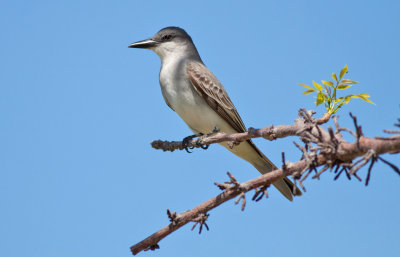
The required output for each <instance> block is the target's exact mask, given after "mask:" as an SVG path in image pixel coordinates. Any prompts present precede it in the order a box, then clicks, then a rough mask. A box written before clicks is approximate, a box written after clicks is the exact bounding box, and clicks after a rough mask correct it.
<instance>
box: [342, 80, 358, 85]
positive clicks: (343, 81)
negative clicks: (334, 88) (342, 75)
mask: <svg viewBox="0 0 400 257" xmlns="http://www.w3.org/2000/svg"><path fill="white" fill-rule="evenodd" d="M341 82H342V83H346V84H357V83H358V81H354V80H351V79H342V81H341Z"/></svg>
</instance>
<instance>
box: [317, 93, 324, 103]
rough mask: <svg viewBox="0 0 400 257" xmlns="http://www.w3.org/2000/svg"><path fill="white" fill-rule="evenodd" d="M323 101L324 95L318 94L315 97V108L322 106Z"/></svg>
mask: <svg viewBox="0 0 400 257" xmlns="http://www.w3.org/2000/svg"><path fill="white" fill-rule="evenodd" d="M323 101H324V95H323V94H322V93H318V95H317V103H316V104H317V106H318V105H320V104H322V102H323Z"/></svg>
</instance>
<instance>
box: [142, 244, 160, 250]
mask: <svg viewBox="0 0 400 257" xmlns="http://www.w3.org/2000/svg"><path fill="white" fill-rule="evenodd" d="M156 249H160V246H159V245H158V244H155V245H150V246H149V247H147V248H146V249H144V251H148V250H151V251H155V250H156Z"/></svg>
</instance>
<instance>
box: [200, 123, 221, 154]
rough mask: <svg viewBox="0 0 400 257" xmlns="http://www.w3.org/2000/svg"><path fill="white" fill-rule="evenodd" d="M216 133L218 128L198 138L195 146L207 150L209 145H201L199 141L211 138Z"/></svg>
mask: <svg viewBox="0 0 400 257" xmlns="http://www.w3.org/2000/svg"><path fill="white" fill-rule="evenodd" d="M218 132H219V128H217V127H215V128H214V129H213V131H211V133H208V134H205V135H201V136H199V138H198V139H197V140H196V145H198V146H200V147H201V148H202V149H204V150H206V149H208V147H209V146H210V145H206V144H202V143H201V141H202V140H203V139H204V138H207V137H209V136H213V135H215V134H217V133H218Z"/></svg>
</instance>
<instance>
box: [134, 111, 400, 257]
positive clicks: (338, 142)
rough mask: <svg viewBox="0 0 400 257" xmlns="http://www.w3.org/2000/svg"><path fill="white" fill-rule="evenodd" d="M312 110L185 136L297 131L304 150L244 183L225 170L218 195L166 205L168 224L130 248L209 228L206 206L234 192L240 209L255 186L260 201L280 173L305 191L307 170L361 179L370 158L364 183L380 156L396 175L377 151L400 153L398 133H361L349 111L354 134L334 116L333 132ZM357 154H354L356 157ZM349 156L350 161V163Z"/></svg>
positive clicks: (213, 139)
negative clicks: (177, 208) (193, 203)
mask: <svg viewBox="0 0 400 257" xmlns="http://www.w3.org/2000/svg"><path fill="white" fill-rule="evenodd" d="M313 114H314V113H313V112H312V111H306V110H303V109H302V110H300V111H299V118H298V119H297V120H296V121H295V122H294V124H292V125H282V126H268V127H265V128H264V129H249V131H248V132H245V133H237V134H224V133H216V134H215V133H214V134H213V135H211V136H207V137H204V138H201V142H199V141H198V140H197V142H196V140H194V141H193V140H191V141H189V142H188V143H187V145H186V147H197V146H198V145H209V144H212V143H220V142H223V141H227V142H231V143H232V145H234V144H236V143H238V142H242V141H244V140H248V139H250V138H253V137H263V138H265V139H267V140H274V139H276V138H281V137H287V136H298V137H300V138H301V140H302V141H303V142H304V143H305V145H304V146H301V145H299V144H297V143H295V144H296V146H297V147H298V148H299V149H300V151H301V152H302V155H303V156H302V160H300V161H298V162H296V163H289V162H286V160H285V156H284V154H283V153H282V162H283V165H282V168H281V169H276V170H274V171H271V172H269V173H266V174H264V175H262V176H259V177H257V178H254V179H252V180H249V181H247V182H244V183H239V182H238V181H237V180H236V178H235V177H234V176H233V175H232V174H230V173H229V172H228V176H229V181H227V182H224V183H221V184H220V183H215V184H216V185H217V186H218V187H219V188H220V189H221V190H223V192H222V193H220V194H219V195H217V196H215V197H213V198H211V199H209V200H208V201H206V202H204V203H202V204H200V205H199V206H197V207H195V208H193V209H191V210H188V211H186V212H183V213H180V214H177V213H175V212H174V213H171V212H170V211H169V210H167V214H168V217H169V219H170V221H171V223H170V224H168V225H167V226H166V227H164V228H162V229H160V230H159V231H157V232H155V233H154V234H152V235H151V236H149V237H147V238H146V239H144V240H143V241H141V242H139V243H137V244H135V245H134V246H132V247H131V251H132V253H133V254H134V255H135V254H137V253H139V252H140V251H142V250H155V249H158V248H159V246H158V242H159V241H160V240H162V239H163V238H165V237H166V236H168V235H169V234H171V233H172V232H174V231H175V230H177V229H179V228H180V227H182V226H184V225H185V224H187V223H189V222H195V224H194V226H193V228H192V229H194V228H195V227H196V225H197V224H200V229H199V232H201V231H202V227H203V226H204V227H206V229H207V230H208V229H209V227H208V225H207V224H206V223H205V222H206V220H207V219H208V217H209V215H208V214H207V213H208V212H209V211H210V210H212V209H214V208H216V207H217V206H219V205H221V204H222V203H224V202H226V201H229V200H231V199H233V198H235V197H237V199H236V201H235V203H236V204H238V203H239V202H240V201H242V204H241V209H242V210H244V208H245V205H246V198H245V193H246V192H248V191H250V190H254V191H255V193H254V196H253V197H252V200H255V201H259V200H260V199H262V198H263V196H264V195H265V196H266V197H268V192H267V188H268V187H269V186H270V185H271V184H272V183H274V182H275V181H277V180H279V179H282V178H284V177H285V176H289V175H292V176H293V178H294V179H295V187H297V184H299V186H300V187H301V188H302V189H303V190H304V191H305V187H304V185H303V182H304V180H305V179H306V178H307V177H309V175H310V174H311V173H312V172H315V175H314V176H313V178H317V179H318V178H319V177H320V176H321V174H322V173H324V172H326V171H328V170H330V171H331V172H332V171H333V173H334V174H336V175H335V177H334V179H335V180H336V179H337V178H339V176H340V175H341V174H343V173H345V174H346V176H347V178H348V179H351V177H352V176H354V177H355V178H357V179H358V180H361V178H360V177H359V176H358V175H357V172H358V171H359V170H360V168H361V167H363V166H365V165H366V164H368V162H370V165H369V168H368V173H367V176H366V181H365V184H366V185H368V183H369V181H370V178H371V171H372V167H373V165H374V163H376V161H377V160H381V161H382V162H384V163H385V164H387V165H389V166H390V167H391V168H392V169H393V170H394V171H395V172H396V173H397V174H399V175H400V170H399V168H398V167H396V166H395V165H394V164H392V163H389V162H388V161H386V160H384V159H383V158H382V157H380V155H381V154H384V153H399V152H400V135H395V136H392V137H389V138H368V137H365V136H364V135H363V133H362V130H361V126H359V125H358V123H357V119H356V117H355V116H353V115H351V117H352V119H353V122H354V125H355V128H356V129H355V130H356V132H355V133H354V132H352V131H350V130H348V129H344V128H341V127H340V126H339V124H338V122H337V118H334V122H335V126H336V131H335V132H334V131H333V129H332V128H329V129H328V130H325V129H323V128H322V127H320V126H319V122H318V120H316V119H314V118H312V115H313ZM329 117H330V116H329ZM341 131H349V132H350V133H351V134H353V135H354V136H355V139H356V140H355V142H354V143H350V142H347V141H345V140H343V138H342V136H341V134H340V132H341ZM392 134H397V133H392ZM152 145H153V147H155V146H157V147H156V148H158V149H163V150H164V151H174V150H175V149H184V147H183V146H182V142H167V141H155V142H153V143H152ZM196 145H197V146H196ZM357 158H359V159H358V160H355V159H357ZM353 160H355V161H354V162H353ZM321 166H323V167H322V168H321V169H320V170H319V171H318V170H317V169H318V167H321Z"/></svg>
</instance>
